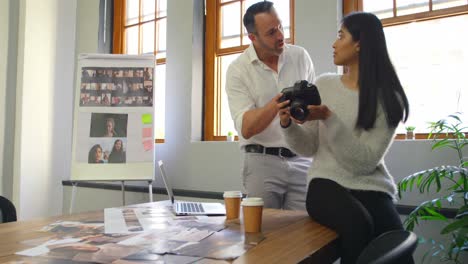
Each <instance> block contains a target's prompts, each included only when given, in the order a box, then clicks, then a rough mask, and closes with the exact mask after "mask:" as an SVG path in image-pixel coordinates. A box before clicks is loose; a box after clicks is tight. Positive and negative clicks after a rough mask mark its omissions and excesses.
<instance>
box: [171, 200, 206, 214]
mask: <svg viewBox="0 0 468 264" xmlns="http://www.w3.org/2000/svg"><path fill="white" fill-rule="evenodd" d="M177 208H178V211H180V212H182V213H204V212H205V210H203V206H202V205H201V204H200V203H192V202H177Z"/></svg>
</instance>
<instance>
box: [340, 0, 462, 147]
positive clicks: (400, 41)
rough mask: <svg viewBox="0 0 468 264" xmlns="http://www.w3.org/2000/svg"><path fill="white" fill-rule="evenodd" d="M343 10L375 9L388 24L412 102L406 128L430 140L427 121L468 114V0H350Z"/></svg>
mask: <svg viewBox="0 0 468 264" xmlns="http://www.w3.org/2000/svg"><path fill="white" fill-rule="evenodd" d="M343 7H344V12H345V13H348V12H351V11H354V10H358V11H361V10H363V11H366V12H372V13H374V14H375V15H377V16H378V17H379V18H380V19H381V21H382V24H383V25H384V27H385V28H384V30H385V36H386V40H387V46H388V50H389V53H390V57H391V59H392V62H393V64H394V66H395V68H396V71H397V73H398V75H399V77H400V81H401V83H402V85H403V87H404V89H405V92H406V94H407V96H408V99H409V102H410V117H409V119H408V121H407V122H406V124H404V125H403V124H402V125H400V127H399V128H398V130H397V132H398V133H404V131H405V129H404V126H415V127H416V132H417V133H418V134H419V136H418V135H417V136H416V138H427V134H426V133H427V132H429V131H428V128H427V127H428V122H431V121H437V120H439V119H441V118H444V117H446V116H447V115H449V114H453V113H454V112H463V113H464V116H463V118H464V119H465V120H467V119H468V118H467V117H468V104H467V103H466V102H468V75H467V74H466V69H468V50H467V49H466V43H467V41H468V36H467V35H466V34H464V33H461V32H464V31H466V30H465V29H466V28H467V27H468V1H467V0H396V1H394V0H385V1H383V0H381V1H372V0H355V1H353V0H350V1H347V0H345V1H344V5H343Z"/></svg>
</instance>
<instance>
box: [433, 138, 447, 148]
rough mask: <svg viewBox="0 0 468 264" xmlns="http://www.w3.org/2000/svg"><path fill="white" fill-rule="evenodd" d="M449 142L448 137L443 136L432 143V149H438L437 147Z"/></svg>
mask: <svg viewBox="0 0 468 264" xmlns="http://www.w3.org/2000/svg"><path fill="white" fill-rule="evenodd" d="M449 144H450V141H449V139H448V138H444V139H442V140H440V141H437V142H436V143H435V144H434V145H432V150H435V149H438V148H441V147H443V146H447V145H449Z"/></svg>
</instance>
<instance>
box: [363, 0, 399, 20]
mask: <svg viewBox="0 0 468 264" xmlns="http://www.w3.org/2000/svg"><path fill="white" fill-rule="evenodd" d="M362 2H363V3H362V5H363V10H364V11H366V12H371V13H374V14H375V15H376V16H377V17H378V18H380V19H384V18H389V17H393V0H379V1H375V0H363V1H362Z"/></svg>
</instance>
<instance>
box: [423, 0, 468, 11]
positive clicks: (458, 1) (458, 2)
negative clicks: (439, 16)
mask: <svg viewBox="0 0 468 264" xmlns="http://www.w3.org/2000/svg"><path fill="white" fill-rule="evenodd" d="M466 4H468V2H467V1H466V0H432V9H433V10H437V9H444V8H449V7H455V6H462V5H466Z"/></svg>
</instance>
